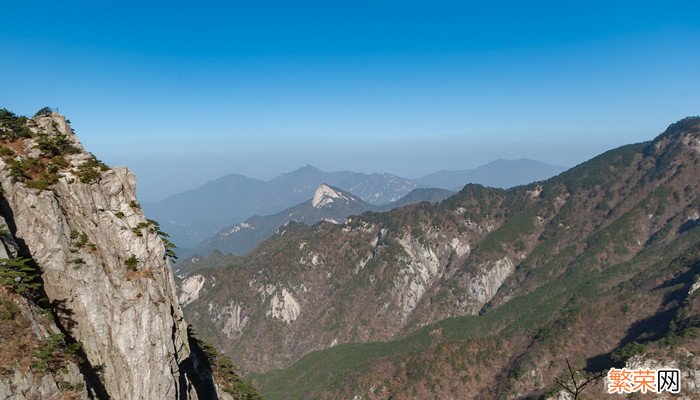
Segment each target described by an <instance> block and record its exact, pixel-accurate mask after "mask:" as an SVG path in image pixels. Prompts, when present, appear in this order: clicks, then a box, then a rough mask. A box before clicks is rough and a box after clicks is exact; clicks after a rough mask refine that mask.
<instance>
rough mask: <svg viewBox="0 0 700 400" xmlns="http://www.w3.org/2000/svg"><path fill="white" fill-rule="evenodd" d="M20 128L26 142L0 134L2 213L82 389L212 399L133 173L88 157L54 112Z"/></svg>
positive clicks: (104, 394) (119, 395) (110, 394)
mask: <svg viewBox="0 0 700 400" xmlns="http://www.w3.org/2000/svg"><path fill="white" fill-rule="evenodd" d="M24 126H25V128H24V129H25V131H24V135H23V136H26V137H21V136H20V137H16V136H17V135H16V132H14V133H13V132H9V133H8V129H7V128H5V132H4V134H5V140H4V142H3V146H4V147H5V148H6V149H8V148H10V149H12V151H9V150H4V151H3V159H2V160H0V184H2V188H3V194H2V203H3V204H2V213H3V215H4V217H5V219H6V220H7V225H8V227H9V230H10V231H11V233H12V235H13V236H14V237H15V239H16V241H17V244H18V247H19V249H18V252H19V254H20V255H21V256H22V257H30V258H31V259H32V260H33V261H34V263H35V264H36V266H37V267H38V268H39V270H40V271H41V278H42V279H43V290H44V291H45V295H46V297H47V298H48V299H49V300H50V301H51V302H52V304H53V305H54V307H53V309H54V312H55V314H56V316H57V318H56V320H57V323H58V324H59V325H60V328H61V330H62V331H63V332H65V334H66V336H67V337H69V338H70V340H74V341H77V342H79V343H80V344H81V345H82V350H83V352H84V357H85V360H84V362H85V364H86V365H87V367H86V368H87V370H89V371H92V374H93V377H92V378H93V379H92V381H90V379H88V381H89V382H88V385H89V386H90V387H89V389H90V391H91V392H92V393H93V394H94V395H95V396H96V397H98V398H113V399H189V398H197V394H196V392H197V391H198V390H199V391H200V398H202V397H206V398H210V397H209V396H214V397H216V396H217V395H216V394H213V393H214V392H215V391H217V390H216V389H215V388H214V387H213V381H212V380H211V379H203V377H201V376H197V377H195V376H193V371H192V367H193V366H194V365H196V364H199V363H198V362H197V361H195V360H193V359H192V357H193V356H192V357H191V351H190V345H189V343H188V334H187V325H186V323H185V321H184V320H183V317H182V311H181V309H180V307H179V305H178V302H177V299H176V295H175V287H174V283H173V277H172V274H171V270H170V267H169V265H168V261H167V258H166V257H165V250H166V249H165V247H164V244H163V241H162V240H161V237H160V236H159V230H158V226H157V225H156V224H155V223H154V222H153V221H149V220H146V218H145V216H144V214H143V212H142V211H141V209H140V207H139V204H138V202H137V200H136V194H135V182H136V179H135V177H134V175H133V174H132V173H131V172H130V171H129V170H128V169H126V168H121V167H118V168H112V169H110V168H107V167H106V166H105V165H103V164H101V163H100V162H98V161H97V160H96V159H95V158H94V157H93V156H92V155H90V154H88V153H87V152H86V151H85V150H84V149H83V147H82V146H81V144H80V142H79V141H78V139H77V137H76V136H75V134H74V133H73V132H72V129H71V128H70V125H69V124H68V123H67V122H66V120H65V119H64V117H63V116H61V115H59V114H56V113H46V114H44V115H41V116H36V117H34V118H32V119H30V120H28V121H26V124H25V125H24ZM27 129H28V131H27ZM193 379H194V381H193ZM195 381H196V382H199V381H209V384H210V386H211V387H209V388H202V387H194V386H193V382H195ZM195 386H196V385H195ZM200 386H201V385H200ZM195 389H196V390H195ZM204 392H207V393H209V394H208V395H207V396H201V395H202V393H204ZM219 395H221V394H219Z"/></svg>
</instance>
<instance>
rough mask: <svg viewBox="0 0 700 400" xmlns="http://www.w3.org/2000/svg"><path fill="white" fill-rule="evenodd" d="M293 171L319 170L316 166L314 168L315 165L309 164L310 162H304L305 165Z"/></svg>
mask: <svg viewBox="0 0 700 400" xmlns="http://www.w3.org/2000/svg"><path fill="white" fill-rule="evenodd" d="M294 172H321V170H320V169H318V168H316V167H314V166H313V165H311V164H306V165H305V166H303V167H301V168H299V169H297V170H296V171H294Z"/></svg>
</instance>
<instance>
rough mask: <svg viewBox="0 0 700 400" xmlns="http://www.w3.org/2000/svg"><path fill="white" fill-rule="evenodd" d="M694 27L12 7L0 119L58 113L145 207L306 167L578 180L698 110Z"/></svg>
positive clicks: (191, 6) (410, 5) (427, 9)
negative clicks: (125, 170)
mask: <svg viewBox="0 0 700 400" xmlns="http://www.w3.org/2000/svg"><path fill="white" fill-rule="evenodd" d="M144 3H145V4H144ZM535 3H537V4H536V5H535ZM613 3H614V4H613ZM698 15H700V5H698V2H697V1H665V2H658V1H653V2H652V1H649V2H646V1H618V2H610V1H607V2H591V1H587V2H574V1H556V2H546V1H542V2H522V1H520V2H478V3H470V2H466V1H460V2H444V1H430V2H428V1H424V2H414V1H383V2H382V1H335V2H328V1H324V2H303V1H300V2H270V1H267V2H264V1H249V2H236V1H233V2H220V3H218V2H209V1H198V2H177V1H171V2H163V3H158V2H128V1H122V2H112V3H110V4H105V3H101V2H80V1H72V2H32V1H10V2H5V3H4V4H3V5H2V22H1V23H0V54H2V56H1V58H0V73H1V74H2V76H3V79H2V80H0V106H2V107H6V108H9V109H11V110H13V111H15V112H18V113H22V114H32V113H33V112H34V111H36V110H37V109H39V108H40V107H42V106H44V105H48V106H52V107H58V108H59V110H60V111H61V112H62V113H64V114H66V116H67V117H68V118H70V119H71V120H72V121H73V126H74V128H75V129H76V131H77V132H78V134H79V136H80V138H81V140H82V141H83V142H84V144H85V145H86V146H87V147H88V149H89V150H91V151H93V152H94V153H95V154H96V155H97V156H98V157H99V158H101V159H103V160H105V161H107V162H108V163H110V164H112V165H128V166H130V167H131V168H132V169H134V170H135V171H136V173H137V176H138V177H139V191H140V193H141V195H142V196H143V199H144V200H145V201H152V200H155V199H158V198H160V197H162V196H164V195H166V194H170V193H173V192H177V191H180V190H183V189H187V188H190V187H192V186H195V185H197V184H199V183H202V182H204V181H207V180H209V179H213V178H216V177H218V176H221V175H223V174H225V173H230V172H236V173H242V174H245V175H249V176H253V177H258V178H265V179H267V178H270V177H272V176H274V175H276V174H278V173H280V172H284V171H288V170H292V169H296V168H298V167H299V166H302V165H305V164H307V163H310V164H313V165H316V166H318V167H320V168H322V169H326V170H339V169H350V170H356V171H362V172H375V171H376V172H384V171H388V172H393V173H396V174H400V175H403V176H408V177H416V176H420V175H423V174H426V173H429V172H432V171H434V170H437V169H442V168H447V169H465V168H470V167H474V166H477V165H479V164H483V163H485V162H488V161H491V160H493V159H497V158H520V157H528V158H534V159H539V160H542V161H545V162H549V163H552V164H559V165H567V166H568V165H574V164H576V163H579V162H581V161H583V160H585V159H587V158H589V157H591V156H593V155H595V154H597V153H599V152H601V151H603V150H606V149H608V148H611V147H614V146H618V145H622V144H626V143H630V142H637V141H642V140H647V139H650V138H652V137H653V136H655V135H656V134H658V133H659V132H660V131H661V130H663V129H664V128H665V127H666V126H667V125H668V124H669V123H671V122H673V121H675V120H678V119H680V118H682V117H684V116H687V115H697V114H700V111H699V109H700V95H699V94H698V93H699V89H700V74H699V73H698V70H700V67H699V66H700V50H699V49H700V19H699V18H698Z"/></svg>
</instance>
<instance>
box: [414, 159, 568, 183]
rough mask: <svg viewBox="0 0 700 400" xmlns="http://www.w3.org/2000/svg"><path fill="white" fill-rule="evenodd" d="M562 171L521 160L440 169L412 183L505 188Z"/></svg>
mask: <svg viewBox="0 0 700 400" xmlns="http://www.w3.org/2000/svg"><path fill="white" fill-rule="evenodd" d="M565 170H566V168H564V167H558V166H554V165H549V164H545V163H543V162H540V161H535V160H528V159H527V158H521V159H519V160H503V159H500V160H496V161H492V162H490V163H488V164H484V165H482V166H480V167H476V168H473V169H467V170H463V171H448V170H445V169H443V170H441V171H438V172H434V173H432V174H428V175H425V176H423V177H421V178H418V179H416V180H415V182H416V183H417V184H418V186H421V187H436V188H443V189H449V190H455V191H457V190H461V189H462V188H463V187H464V185H465V184H467V183H478V184H480V185H484V186H488V187H495V188H501V189H507V188H510V187H513V186H518V185H524V184H526V183H530V182H535V181H541V180H545V179H547V178H551V177H552V176H554V175H558V174H560V173H562V172H564V171H565Z"/></svg>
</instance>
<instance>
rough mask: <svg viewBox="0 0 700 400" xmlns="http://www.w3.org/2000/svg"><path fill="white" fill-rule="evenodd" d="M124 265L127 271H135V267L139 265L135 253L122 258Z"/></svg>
mask: <svg viewBox="0 0 700 400" xmlns="http://www.w3.org/2000/svg"><path fill="white" fill-rule="evenodd" d="M124 265H126V268H127V269H128V270H129V271H136V269H137V267H138V265H139V260H138V259H137V258H136V256H135V255H132V256H131V257H129V258H127V259H126V260H124Z"/></svg>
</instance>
